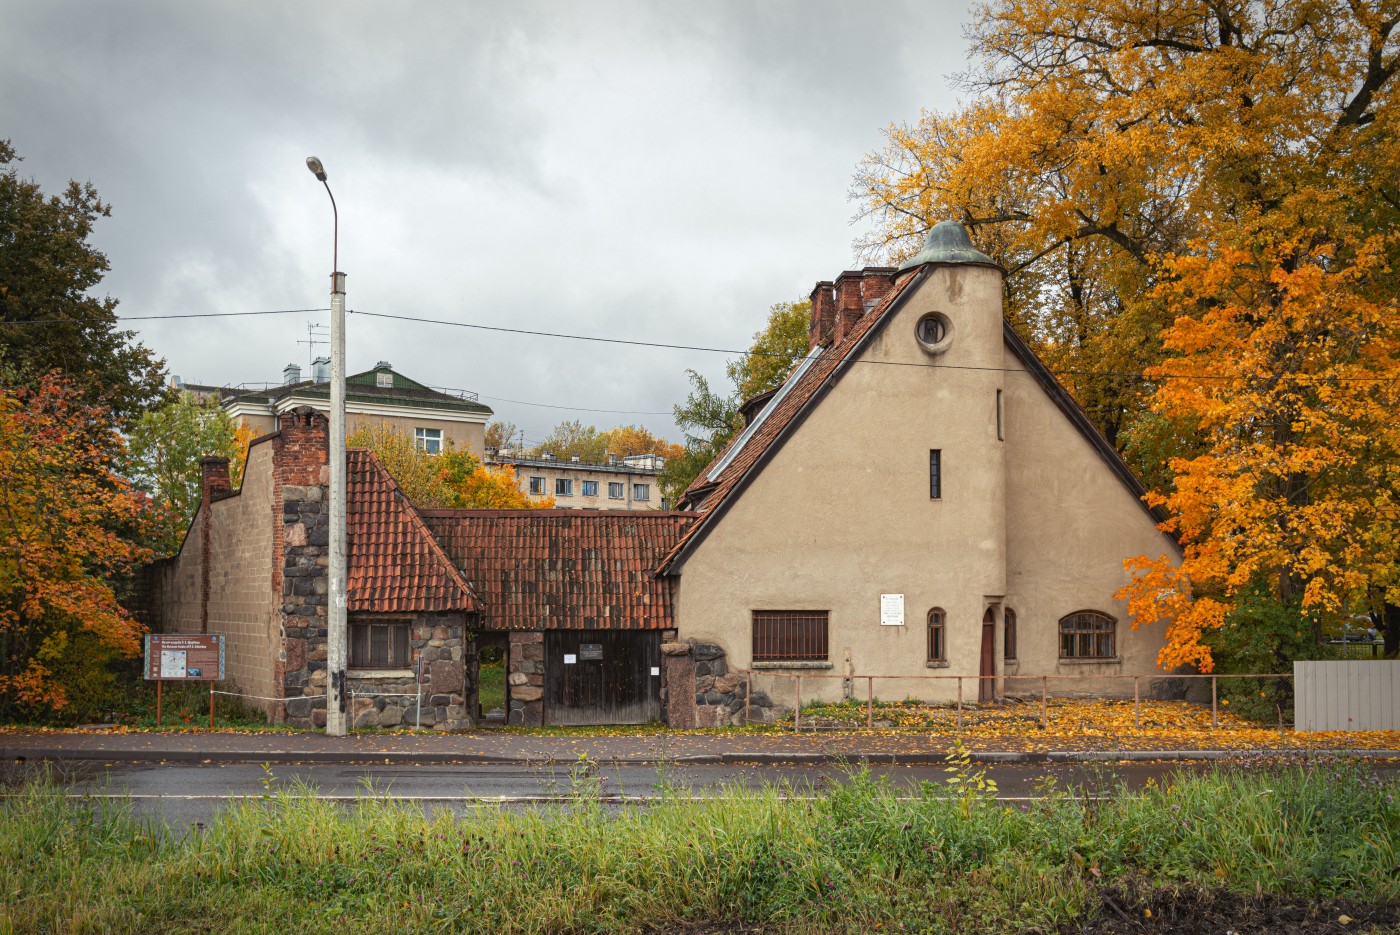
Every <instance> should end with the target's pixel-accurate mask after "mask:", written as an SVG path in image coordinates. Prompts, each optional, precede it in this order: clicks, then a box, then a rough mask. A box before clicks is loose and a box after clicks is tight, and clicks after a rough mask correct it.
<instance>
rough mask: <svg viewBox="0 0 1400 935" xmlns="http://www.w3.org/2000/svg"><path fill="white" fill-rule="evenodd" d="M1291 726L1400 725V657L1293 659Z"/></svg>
mask: <svg viewBox="0 0 1400 935" xmlns="http://www.w3.org/2000/svg"><path fill="white" fill-rule="evenodd" d="M1293 686H1294V695H1293V723H1294V729H1295V730H1300V731H1312V730H1400V661H1392V660H1367V659H1356V660H1345V661H1337V662H1295V663H1293Z"/></svg>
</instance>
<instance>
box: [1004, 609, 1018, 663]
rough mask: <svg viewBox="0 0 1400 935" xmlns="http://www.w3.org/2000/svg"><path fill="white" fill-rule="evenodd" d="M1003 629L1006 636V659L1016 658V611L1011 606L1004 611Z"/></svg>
mask: <svg viewBox="0 0 1400 935" xmlns="http://www.w3.org/2000/svg"><path fill="white" fill-rule="evenodd" d="M1001 619H1002V624H1001V625H1002V629H1003V632H1004V635H1005V637H1006V646H1005V651H1004V652H1003V653H1002V655H1003V656H1004V657H1005V658H1006V659H1015V658H1016V611H1014V610H1012V609H1011V608H1010V607H1008V608H1006V610H1005V611H1003V612H1002V615H1001Z"/></svg>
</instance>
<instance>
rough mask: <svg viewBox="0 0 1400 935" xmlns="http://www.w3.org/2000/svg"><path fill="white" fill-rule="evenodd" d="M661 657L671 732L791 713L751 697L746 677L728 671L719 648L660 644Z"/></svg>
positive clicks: (714, 645) (768, 720)
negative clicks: (672, 728) (663, 665)
mask: <svg viewBox="0 0 1400 935" xmlns="http://www.w3.org/2000/svg"><path fill="white" fill-rule="evenodd" d="M661 653H662V658H663V660H664V662H665V675H666V677H665V681H664V682H663V687H662V692H663V697H664V701H665V711H666V723H667V724H668V725H669V726H671V727H674V728H679V729H682V730H686V729H690V728H695V727H725V726H728V725H741V724H745V723H749V724H767V723H772V722H773V721H779V720H782V719H783V718H785V717H787V716H788V715H789V714H791V713H792V709H791V708H785V707H783V706H781V705H777V704H775V703H774V702H773V699H772V698H770V697H769V696H768V694H767V692H762V691H754V692H750V691H749V679H748V676H747V675H745V674H744V673H741V672H731V671H730V669H729V664H728V662H727V661H726V659H725V652H724V647H722V646H720V645H719V644H718V643H704V642H698V641H695V640H691V641H689V642H684V643H680V642H672V643H662V644H661Z"/></svg>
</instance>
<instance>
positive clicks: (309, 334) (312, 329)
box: [297, 321, 331, 376]
mask: <svg viewBox="0 0 1400 935" xmlns="http://www.w3.org/2000/svg"><path fill="white" fill-rule="evenodd" d="M329 327H330V326H329V325H318V324H317V323H316V322H314V321H308V322H307V323H306V338H305V340H301V341H298V342H297V343H298V344H305V345H306V372H307V375H308V376H310V375H311V374H312V373H313V372H314V371H315V370H316V348H317V346H318V345H322V344H329V343H331V341H330V335H329V333H328V332H327V329H328V328H329Z"/></svg>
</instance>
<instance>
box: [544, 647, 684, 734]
mask: <svg viewBox="0 0 1400 935" xmlns="http://www.w3.org/2000/svg"><path fill="white" fill-rule="evenodd" d="M544 657H545V658H544V686H545V688H544V723H545V724H551V725H554V724H560V725H562V724H649V723H651V722H652V721H659V720H661V633H660V631H659V630H549V631H546V632H545V635H544Z"/></svg>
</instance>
